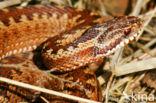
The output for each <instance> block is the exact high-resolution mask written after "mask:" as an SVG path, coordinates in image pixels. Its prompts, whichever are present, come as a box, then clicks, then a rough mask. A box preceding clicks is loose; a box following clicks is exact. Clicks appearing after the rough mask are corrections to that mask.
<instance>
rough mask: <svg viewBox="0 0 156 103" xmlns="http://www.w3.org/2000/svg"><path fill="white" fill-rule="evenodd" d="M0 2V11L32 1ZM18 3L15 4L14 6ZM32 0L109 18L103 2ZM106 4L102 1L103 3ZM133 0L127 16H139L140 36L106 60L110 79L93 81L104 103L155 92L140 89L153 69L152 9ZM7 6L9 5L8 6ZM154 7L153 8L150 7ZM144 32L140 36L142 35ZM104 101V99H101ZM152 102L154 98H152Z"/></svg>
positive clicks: (155, 14) (103, 77) (155, 55)
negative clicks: (99, 86) (87, 10)
mask: <svg viewBox="0 0 156 103" xmlns="http://www.w3.org/2000/svg"><path fill="white" fill-rule="evenodd" d="M10 1H11V2H12V3H11V4H10V2H9V1H3V2H0V7H1V8H3V7H7V6H11V5H15V4H16V5H17V4H18V5H21V6H26V5H28V4H29V3H31V1H34V0H25V1H23V0H21V1H20V0H10ZM17 1H18V2H17ZM40 1H41V0H36V3H41V4H57V5H69V6H72V7H76V8H79V9H89V10H93V11H96V12H98V13H101V15H109V14H110V13H107V12H106V11H107V9H106V8H105V6H104V5H103V4H102V3H103V0H98V1H96V0H72V1H71V0H45V1H41V2H40ZM105 1H106V0H105ZM143 1H144V0H137V2H136V3H133V4H135V5H134V7H133V8H132V12H131V13H129V15H135V16H139V17H140V18H142V19H143V21H144V23H143V24H144V26H143V29H142V32H141V33H140V35H139V36H138V41H137V42H135V41H134V42H132V43H131V46H126V47H125V49H124V50H123V49H121V50H120V51H118V52H116V53H115V54H114V56H110V57H107V58H108V59H109V60H110V61H107V62H106V63H105V65H104V66H103V70H104V71H106V70H109V71H111V72H112V75H111V76H109V75H108V73H107V71H106V72H104V73H103V74H100V75H99V76H98V77H97V78H98V79H99V81H100V84H101V87H102V93H103V98H104V101H105V102H106V103H108V102H110V103H111V102H112V103H114V102H115V103H124V102H126V103H127V102H130V101H128V99H126V98H125V96H124V94H123V93H126V94H127V95H131V93H132V92H133V93H134V94H137V93H141V94H147V95H148V96H149V95H154V96H155V94H156V91H155V89H154V88H150V91H149V87H148V86H146V85H142V84H141V81H142V79H143V78H144V76H145V75H146V73H147V72H148V70H150V69H154V68H156V48H155V47H156V29H154V28H156V25H155V24H152V23H151V24H149V23H150V21H153V20H154V19H155V18H156V6H155V8H154V6H153V8H152V7H151V8H150V9H151V10H150V11H149V9H147V10H146V8H145V7H148V5H149V2H152V0H146V1H144V2H143ZM8 2H9V3H8ZM153 5H155V4H153ZM143 31H144V32H143ZM127 52H128V53H127ZM105 97H106V98H105ZM155 98H156V96H155Z"/></svg>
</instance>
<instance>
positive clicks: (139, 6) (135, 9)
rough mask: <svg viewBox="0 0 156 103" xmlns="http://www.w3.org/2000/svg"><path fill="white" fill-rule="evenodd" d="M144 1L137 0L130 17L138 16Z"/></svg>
mask: <svg viewBox="0 0 156 103" xmlns="http://www.w3.org/2000/svg"><path fill="white" fill-rule="evenodd" d="M143 2H144V0H137V3H136V5H135V8H134V9H133V11H132V13H131V14H130V15H133V16H138V15H139V13H140V10H141V7H142V5H143Z"/></svg>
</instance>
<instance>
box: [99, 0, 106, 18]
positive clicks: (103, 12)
mask: <svg viewBox="0 0 156 103" xmlns="http://www.w3.org/2000/svg"><path fill="white" fill-rule="evenodd" d="M98 2H99V5H100V9H101V11H102V14H103V15H105V16H106V15H108V14H107V13H106V10H105V8H104V5H103V3H102V1H101V0H98Z"/></svg>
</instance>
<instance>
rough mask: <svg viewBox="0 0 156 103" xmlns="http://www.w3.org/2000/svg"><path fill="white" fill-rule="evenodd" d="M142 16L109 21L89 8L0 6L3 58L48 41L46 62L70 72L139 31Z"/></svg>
mask: <svg viewBox="0 0 156 103" xmlns="http://www.w3.org/2000/svg"><path fill="white" fill-rule="evenodd" d="M141 25H142V24H141V20H140V19H139V18H137V17H133V16H121V17H117V18H115V19H112V20H108V21H105V19H104V18H102V17H101V16H99V15H96V14H94V13H92V12H88V11H86V10H77V9H74V8H70V7H58V6H41V5H37V6H28V7H18V8H8V9H3V10H0V58H1V59H3V58H5V57H8V56H10V55H12V54H18V53H23V52H26V51H31V50H34V49H36V48H37V46H39V45H40V44H41V43H43V42H44V44H43V47H42V53H41V54H42V58H43V62H44V64H45V66H46V67H47V68H49V69H53V70H55V71H57V72H68V71H72V70H74V69H78V68H80V67H84V66H85V65H87V64H89V63H92V62H96V61H98V60H99V59H101V58H103V57H104V56H107V55H110V54H112V53H113V52H115V51H116V50H117V49H118V48H120V47H123V46H124V44H127V43H128V42H129V41H131V40H133V39H134V37H136V36H137V34H139V31H140V28H141ZM47 39H48V40H47Z"/></svg>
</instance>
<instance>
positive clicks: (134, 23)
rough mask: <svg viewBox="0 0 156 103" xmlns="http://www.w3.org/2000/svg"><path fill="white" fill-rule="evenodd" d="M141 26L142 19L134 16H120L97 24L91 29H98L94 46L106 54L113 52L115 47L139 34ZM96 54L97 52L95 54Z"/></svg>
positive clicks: (126, 42)
mask: <svg viewBox="0 0 156 103" xmlns="http://www.w3.org/2000/svg"><path fill="white" fill-rule="evenodd" d="M141 28H142V20H141V19H140V18H138V17H135V16H120V17H116V18H115V19H113V20H110V21H108V22H105V23H103V24H99V25H98V24H97V25H96V26H95V27H93V28H92V29H90V30H91V31H92V30H99V35H98V36H97V37H96V43H95V46H96V47H97V48H99V49H103V52H105V53H99V56H106V55H110V54H111V53H114V52H115V51H116V49H118V48H121V47H123V46H124V45H125V44H128V43H129V41H132V40H133V39H134V38H136V36H137V35H138V34H139V32H140V31H141ZM96 55H97V54H96Z"/></svg>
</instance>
